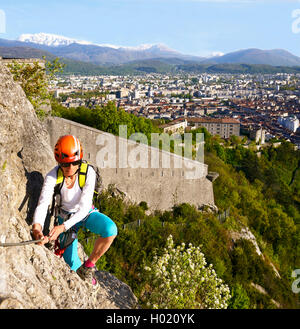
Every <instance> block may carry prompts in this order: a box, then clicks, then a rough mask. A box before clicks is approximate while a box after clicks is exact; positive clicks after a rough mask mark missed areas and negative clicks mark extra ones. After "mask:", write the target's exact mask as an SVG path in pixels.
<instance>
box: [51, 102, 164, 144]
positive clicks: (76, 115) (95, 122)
mask: <svg viewBox="0 0 300 329" xmlns="http://www.w3.org/2000/svg"><path fill="white" fill-rule="evenodd" d="M52 115H55V116H58V117H63V118H65V119H69V120H72V121H75V122H78V123H81V124H84V125H87V126H89V127H93V128H96V129H99V130H102V131H106V132H109V133H111V134H114V135H119V126H120V125H126V126H127V137H130V136H131V135H132V134H134V133H138V132H141V133H143V134H145V135H146V136H147V138H148V141H149V143H150V142H151V133H154V132H156V133H159V132H160V130H159V129H158V128H157V127H156V126H155V125H153V124H152V121H151V120H150V119H145V118H143V117H136V116H135V115H133V114H130V113H127V112H126V111H124V110H123V109H118V108H117V107H116V105H115V103H114V102H109V103H108V104H107V105H105V106H101V107H100V106H96V107H95V108H93V109H90V108H87V107H82V106H81V107H78V108H65V107H64V106H62V105H60V104H59V103H57V102H55V101H53V102H52Z"/></svg>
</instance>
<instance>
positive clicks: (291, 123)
mask: <svg viewBox="0 0 300 329" xmlns="http://www.w3.org/2000/svg"><path fill="white" fill-rule="evenodd" d="M277 122H278V123H279V124H280V125H282V126H283V127H285V128H286V129H288V130H291V131H292V132H296V130H297V129H298V128H299V119H298V118H297V117H296V116H295V115H292V116H288V117H282V116H280V117H279V118H278V120H277Z"/></svg>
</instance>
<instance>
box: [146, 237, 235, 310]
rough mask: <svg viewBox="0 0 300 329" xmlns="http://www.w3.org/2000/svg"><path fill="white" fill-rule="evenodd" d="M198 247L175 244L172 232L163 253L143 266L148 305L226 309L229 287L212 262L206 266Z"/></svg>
mask: <svg viewBox="0 0 300 329" xmlns="http://www.w3.org/2000/svg"><path fill="white" fill-rule="evenodd" d="M206 264H207V263H206V259H205V257H204V254H203V253H202V252H201V250H200V247H194V246H193V245H192V244H191V243H190V244H189V248H188V249H186V248H185V244H184V243H182V244H181V245H179V246H177V247H176V248H175V247H174V243H173V238H172V235H170V236H169V237H168V239H167V246H166V248H164V253H163V255H162V256H160V257H158V256H157V255H155V256H154V258H153V261H152V263H151V264H150V267H149V266H145V272H144V274H145V275H146V277H147V278H148V280H147V286H148V291H147V288H146V290H145V291H144V294H143V296H144V300H145V302H146V305H147V307H151V308H178V309H182V308H227V303H228V300H229V298H230V297H231V296H230V290H229V288H228V286H227V285H226V284H224V283H223V281H222V280H221V279H219V278H218V277H217V275H216V272H215V271H214V269H213V268H212V264H210V265H208V266H206Z"/></svg>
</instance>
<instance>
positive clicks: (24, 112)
mask: <svg viewBox="0 0 300 329" xmlns="http://www.w3.org/2000/svg"><path fill="white" fill-rule="evenodd" d="M0 119H1V122H0V177H1V179H0V200H1V201H0V213H1V221H0V242H2V243H5V242H21V241H24V240H25V241H26V240H31V239H32V238H31V236H30V228H31V223H32V215H33V212H34V209H35V207H36V205H37V201H38V197H39V194H40V191H41V188H42V184H43V179H44V178H43V177H44V176H45V174H46V173H47V172H48V171H49V170H50V169H51V168H52V167H53V166H54V165H55V161H54V157H53V151H52V149H51V147H50V143H49V135H48V133H47V131H46V130H45V128H44V127H43V125H42V124H41V122H40V121H39V120H38V119H37V117H36V114H35V111H34V109H33V107H32V105H31V103H30V102H29V101H28V99H27V98H26V96H25V94H24V92H23V90H22V88H21V87H20V86H19V85H18V84H17V83H16V82H14V81H13V78H12V76H11V74H10V72H9V71H8V69H7V68H6V67H5V66H4V65H3V64H1V62H0ZM0 264H1V266H0V309H7V308H25V309H36V308H41V309H55V308H58V309H68V308H72V309H74V308H99V309H107V308H111V309H120V308H122V309H128V308H134V307H135V306H136V304H137V299H136V297H135V296H134V294H133V293H132V291H131V289H130V287H129V286H128V285H126V284H125V283H123V282H121V281H119V280H118V279H117V278H116V277H114V276H113V275H111V274H110V273H107V272H98V273H97V277H98V281H99V283H100V289H98V290H97V291H96V292H93V291H92V289H91V288H90V287H89V286H88V285H87V284H86V283H85V282H83V281H82V280H81V279H80V278H79V277H78V275H77V274H76V273H74V272H71V271H70V268H69V267H68V265H67V264H66V263H65V262H64V261H63V259H61V258H59V257H57V256H56V255H55V254H54V253H53V251H51V250H49V249H47V248H46V247H44V246H38V245H35V244H29V245H25V246H17V247H0Z"/></svg>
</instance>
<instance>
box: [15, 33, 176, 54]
mask: <svg viewBox="0 0 300 329" xmlns="http://www.w3.org/2000/svg"><path fill="white" fill-rule="evenodd" d="M17 40H18V41H22V42H29V43H35V44H39V45H44V46H48V47H59V46H68V45H71V44H73V43H77V44H79V45H90V46H98V47H107V48H113V49H122V50H132V51H145V50H149V49H152V50H157V51H171V52H172V51H173V52H176V51H175V50H173V49H170V48H169V47H167V46H166V45H164V44H157V45H154V44H141V45H139V46H117V45H112V44H97V43H93V42H90V41H85V40H78V39H73V38H68V37H65V36H62V35H57V34H51V33H35V34H21V35H20V36H19V38H18V39H17Z"/></svg>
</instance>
